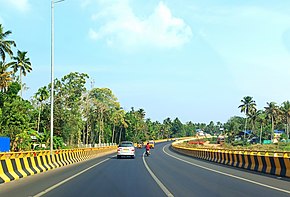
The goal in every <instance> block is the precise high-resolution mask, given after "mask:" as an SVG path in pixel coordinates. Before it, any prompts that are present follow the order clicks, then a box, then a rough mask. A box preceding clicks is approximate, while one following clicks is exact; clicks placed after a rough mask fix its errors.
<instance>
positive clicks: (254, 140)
mask: <svg viewBox="0 0 290 197" xmlns="http://www.w3.org/2000/svg"><path fill="white" fill-rule="evenodd" d="M248 142H250V143H251V144H257V143H259V142H260V139H259V138H258V137H252V138H251V139H249V140H248Z"/></svg>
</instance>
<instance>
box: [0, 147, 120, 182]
mask: <svg viewBox="0 0 290 197" xmlns="http://www.w3.org/2000/svg"><path fill="white" fill-rule="evenodd" d="M116 150H117V146H102V147H98V148H80V149H68V150H54V151H53V154H52V155H50V151H48V150H45V151H28V152H8V153H0V184H1V183H5V182H10V181H13V180H17V179H20V178H23V177H27V176H31V175H34V174H38V173H41V172H45V171H48V170H52V169H55V168H59V167H63V166H66V165H70V164H73V163H76V162H80V161H84V160H88V159H91V158H94V157H97V156H100V155H103V154H109V153H113V152H115V151H116Z"/></svg>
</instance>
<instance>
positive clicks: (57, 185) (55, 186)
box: [34, 158, 110, 197]
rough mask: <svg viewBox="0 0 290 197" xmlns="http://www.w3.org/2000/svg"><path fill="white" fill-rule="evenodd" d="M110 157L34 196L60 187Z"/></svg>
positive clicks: (35, 196) (36, 196)
mask: <svg viewBox="0 0 290 197" xmlns="http://www.w3.org/2000/svg"><path fill="white" fill-rule="evenodd" d="M109 159H110V158H107V159H105V160H103V161H100V162H99V163H96V164H95V165H93V166H91V167H89V168H87V169H85V170H83V171H81V172H79V173H77V174H75V175H73V176H71V177H69V178H67V179H65V180H63V181H61V182H59V183H57V184H55V185H54V186H52V187H49V188H47V189H46V190H44V191H42V192H40V193H38V194H36V195H34V197H40V196H43V195H44V194H46V193H48V192H50V191H51V190H53V189H55V188H57V187H59V186H60V185H62V184H64V183H66V182H68V181H69V180H71V179H73V178H75V177H77V176H79V175H80V174H82V173H84V172H86V171H88V170H90V169H92V168H94V167H96V166H97V165H100V164H101V163H104V162H105V161H108V160H109Z"/></svg>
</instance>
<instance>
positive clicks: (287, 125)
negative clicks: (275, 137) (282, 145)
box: [286, 116, 289, 142]
mask: <svg viewBox="0 0 290 197" xmlns="http://www.w3.org/2000/svg"><path fill="white" fill-rule="evenodd" d="M286 135H287V140H288V139H289V117H288V116H287V124H286ZM287 142H288V141H287Z"/></svg>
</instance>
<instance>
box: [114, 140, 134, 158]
mask: <svg viewBox="0 0 290 197" xmlns="http://www.w3.org/2000/svg"><path fill="white" fill-rule="evenodd" d="M122 156H126V157H127V156H129V157H131V158H133V159H134V158H135V147H134V144H133V142H130V141H122V142H121V143H120V144H119V146H118V151H117V159H120V158H121V157H122Z"/></svg>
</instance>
